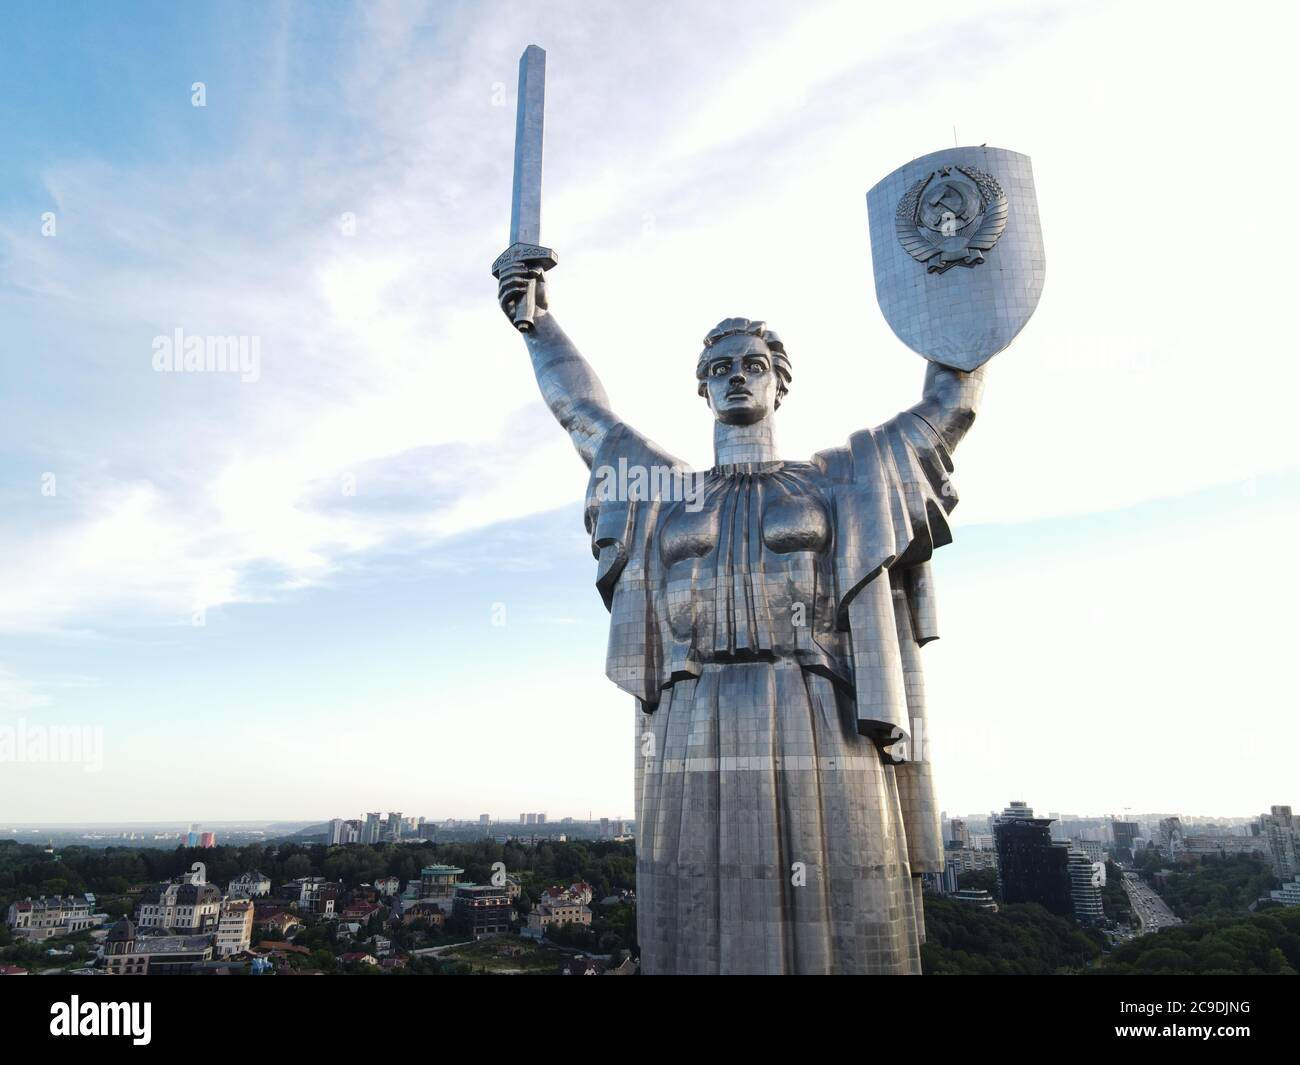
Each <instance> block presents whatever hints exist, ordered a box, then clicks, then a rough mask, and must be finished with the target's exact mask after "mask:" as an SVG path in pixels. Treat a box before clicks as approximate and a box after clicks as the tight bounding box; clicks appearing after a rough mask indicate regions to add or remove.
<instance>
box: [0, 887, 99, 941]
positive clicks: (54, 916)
mask: <svg viewBox="0 0 1300 1065" xmlns="http://www.w3.org/2000/svg"><path fill="white" fill-rule="evenodd" d="M94 911H95V896H94V895H49V896H46V895H42V896H41V897H40V898H36V899H33V898H31V897H30V896H28V897H27V898H25V899H20V900H18V901H17V902H11V903H10V904H9V911H8V914H7V915H6V917H5V923H6V924H8V925H9V928H10V929H11V930H12V932H13V933H14V936H15V937H16V938H18V939H26V940H41V939H50V938H52V937H53V936H67V935H71V934H72V933H73V932H81V931H83V930H85V929H87V928H98V927H99V926H100V925H101V924H103V923H104V921H105V919H106V915H105V914H102V913H95V912H94Z"/></svg>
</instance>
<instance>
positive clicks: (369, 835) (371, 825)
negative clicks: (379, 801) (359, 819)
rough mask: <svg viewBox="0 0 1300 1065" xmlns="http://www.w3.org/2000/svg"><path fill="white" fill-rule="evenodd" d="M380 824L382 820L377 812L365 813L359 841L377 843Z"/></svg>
mask: <svg viewBox="0 0 1300 1065" xmlns="http://www.w3.org/2000/svg"><path fill="white" fill-rule="evenodd" d="M382 824H383V823H382V820H381V818H380V816H379V814H378V813H377V812H376V813H372V814H366V824H365V827H364V828H363V829H362V830H361V842H362V843H378V842H379V839H380V832H381V830H382Z"/></svg>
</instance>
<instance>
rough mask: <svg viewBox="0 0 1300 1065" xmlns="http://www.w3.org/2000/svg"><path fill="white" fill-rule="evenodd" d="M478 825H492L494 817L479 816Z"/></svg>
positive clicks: (487, 815)
mask: <svg viewBox="0 0 1300 1065" xmlns="http://www.w3.org/2000/svg"><path fill="white" fill-rule="evenodd" d="M478 823H479V824H480V825H490V824H491V823H492V815H491V814H479V815H478Z"/></svg>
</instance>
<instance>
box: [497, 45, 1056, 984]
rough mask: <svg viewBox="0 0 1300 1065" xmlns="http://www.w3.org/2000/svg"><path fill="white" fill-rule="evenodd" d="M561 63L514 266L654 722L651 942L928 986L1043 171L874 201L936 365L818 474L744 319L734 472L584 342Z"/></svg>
mask: <svg viewBox="0 0 1300 1065" xmlns="http://www.w3.org/2000/svg"><path fill="white" fill-rule="evenodd" d="M544 61H545V59H544V53H542V52H541V50H540V49H538V48H536V47H535V46H533V47H530V48H529V49H528V51H526V52H525V53H524V57H523V59H522V60H521V64H520V94H519V121H518V126H517V143H516V169H515V211H514V214H513V217H512V230H511V241H512V244H511V248H510V250H509V251H507V252H506V253H504V254H503V255H502V256H501V258H499V259H498V260H497V262H496V263H495V264H494V266H493V272H494V274H495V275H496V276H497V277H498V280H499V289H498V297H499V301H500V304H501V307H502V309H503V310H504V311H505V313H506V315H507V317H509V318H510V319H511V321H512V322H514V323H515V325H516V326H517V327H518V328H519V329H520V331H521V333H522V335H523V337H524V340H525V343H526V345H527V348H528V353H529V356H530V358H531V360H532V365H533V371H534V373H535V374H536V377H537V382H538V385H539V387H540V388H541V392H542V396H543V398H544V399H545V401H546V403H547V405H548V407H549V408H550V410H551V412H552V413H553V414H554V415H555V418H556V420H557V421H558V422H559V423H560V425H561V426H562V427H563V428H564V430H565V431H566V432H567V433H568V434H569V437H570V439H571V440H572V441H573V445H574V447H575V448H576V449H577V451H578V454H579V455H580V456H581V457H582V459H583V461H584V462H585V463H586V464H587V466H588V468H589V470H590V471H591V472H590V478H589V481H588V491H587V499H586V525H587V529H588V531H589V532H590V533H591V543H592V551H593V554H594V555H595V558H596V586H597V588H598V589H599V592H600V594H601V596H602V597H603V599H604V602H605V605H606V607H607V608H608V609H609V611H610V615H611V617H610V638H609V649H608V657H607V660H606V671H607V674H608V676H609V678H610V679H611V680H612V681H613V682H614V683H615V684H617V685H618V686H619V687H620V688H622V689H623V690H625V691H626V692H628V693H629V694H631V695H632V696H634V697H635V729H634V743H635V764H636V849H637V928H638V938H639V941H640V946H641V967H642V971H643V972H644V973H647V974H655V973H918V972H919V971H920V948H919V945H920V942H921V941H922V939H923V938H924V921H923V912H922V904H921V890H920V885H921V879H920V878H921V876H922V874H924V873H931V872H939V871H941V870H942V868H943V860H944V859H943V842H942V840H941V838H940V828H939V810H938V807H937V805H936V802H935V796H934V784H933V780H932V778H931V772H930V763H929V761H928V759H927V756H926V743H927V734H926V731H925V696H924V689H923V685H922V671H921V659H920V649H921V647H922V645H924V644H925V643H927V642H928V641H930V640H933V639H935V638H936V636H937V635H938V633H937V629H936V620H935V595H934V589H933V585H932V581H931V577H930V566H929V562H930V558H931V554H932V553H933V551H934V549H935V548H936V547H940V546H942V545H944V544H947V543H948V542H949V541H950V540H951V538H952V537H951V533H950V530H949V525H948V514H949V513H950V512H951V511H952V509H953V507H954V506H955V505H956V502H957V495H956V492H955V491H954V489H953V486H952V483H951V481H950V480H949V473H950V472H951V470H952V468H953V466H952V453H953V451H954V450H955V449H956V447H957V445H958V444H959V443H960V442H961V440H962V438H963V437H964V436H965V434H966V432H967V430H969V429H970V427H971V424H972V422H973V421H974V419H975V414H976V410H977V408H978V405H979V399H980V393H981V390H982V388H983V384H984V369H983V365H982V364H983V363H984V362H986V361H987V360H988V359H989V358H990V357H991V356H992V355H993V354H995V353H996V352H997V351H998V350H1001V348H1002V347H1005V346H1006V344H1007V343H1009V342H1010V340H1011V339H1012V338H1013V337H1014V336H1015V334H1016V332H1018V331H1019V329H1020V328H1021V327H1022V326H1023V325H1024V323H1025V322H1026V321H1027V320H1028V318H1029V314H1030V313H1032V310H1033V306H1034V304H1035V303H1036V302H1037V299H1038V293H1039V291H1041V287H1042V277H1043V261H1042V242H1041V236H1040V234H1039V230H1038V217H1037V210H1036V207H1035V203H1034V195H1033V183H1032V175H1031V173H1030V170H1029V161H1028V159H1027V158H1026V157H1024V156H1019V155H1016V154H1015V153H1012V152H1005V151H1001V150H998V149H989V148H974V149H951V150H948V151H944V152H938V153H935V154H934V155H931V156H926V157H924V158H921V159H916V160H913V162H911V163H909V164H907V165H906V166H905V167H902V168H900V169H899V170H898V171H895V172H894V173H893V174H891V175H890V176H889V177H887V178H886V179H885V180H884V181H882V182H881V183H880V184H879V185H877V186H876V187H875V188H874V189H872V191H871V192H870V193H869V194H868V209H869V213H870V216H871V240H872V252H873V260H874V265H875V271H876V287H877V295H878V298H879V300H880V303H881V307H882V309H883V310H884V312H885V315H886V318H887V319H888V320H889V322H890V324H891V326H892V327H893V328H894V330H895V332H897V333H898V335H899V336H900V338H902V339H903V340H904V341H905V342H906V343H907V344H909V345H910V346H912V347H913V348H914V349H916V350H918V351H919V352H921V353H922V354H924V355H926V356H927V357H928V358H929V359H930V360H931V361H930V363H929V365H928V366H927V369H926V373H925V382H924V385H923V388H922V393H921V400H920V402H919V403H917V404H916V405H915V406H913V407H911V408H909V409H908V410H906V411H904V412H902V413H901V414H899V415H897V416H896V417H894V418H891V419H890V420H889V421H887V422H885V423H884V424H883V425H879V426H877V427H875V428H868V429H863V430H862V431H860V432H857V433H854V434H853V435H852V436H850V437H849V439H848V441H847V442H846V443H845V444H844V445H842V446H839V447H832V448H830V449H829V450H826V451H822V452H820V453H819V454H817V455H814V456H813V457H812V458H811V459H809V460H807V461H791V460H789V459H784V458H783V457H782V456H781V455H780V453H779V452H778V450H777V444H776V431H775V430H776V418H777V413H778V411H779V409H780V407H781V405H782V402H783V401H784V400H785V399H786V397H787V396H788V394H789V390H790V388H791V387H792V383H793V378H794V358H793V356H792V353H791V352H788V351H787V349H786V346H785V344H784V342H783V341H782V339H781V337H780V336H778V334H777V333H776V332H775V331H773V330H772V329H770V328H768V326H767V324H766V323H765V322H763V321H756V320H751V319H748V318H726V319H723V320H722V321H721V322H719V323H718V324H717V325H716V326H714V327H713V328H712V329H710V330H709V331H708V333H707V335H706V336H705V338H704V342H703V347H702V350H701V351H700V352H699V353H698V355H697V356H696V358H695V381H696V385H695V387H696V391H697V393H698V395H699V396H700V397H703V399H704V401H705V403H706V404H707V407H708V409H709V411H710V412H711V413H712V415H713V418H714V464H713V466H712V467H711V468H710V469H708V470H705V471H690V470H688V469H687V468H686V467H685V466H684V464H683V463H681V462H679V461H678V460H677V459H676V458H674V457H673V456H672V455H671V454H670V453H669V452H668V451H666V450H664V449H663V448H662V447H660V446H659V445H658V444H656V443H654V442H653V441H651V440H649V439H648V438H647V437H645V436H644V435H642V434H641V433H639V432H638V431H637V430H636V429H634V428H633V427H632V426H630V425H628V424H627V423H626V422H624V421H623V420H622V419H621V418H620V417H619V416H618V415H617V414H616V413H615V412H614V409H613V406H612V404H611V402H610V399H609V397H608V396H607V395H606V392H605V389H604V388H603V387H602V385H601V383H600V380H599V378H598V377H597V376H596V373H595V371H594V370H593V369H592V367H591V365H590V364H589V363H588V362H587V360H586V359H584V358H583V356H582V355H581V354H580V353H579V352H578V350H577V349H576V348H575V347H574V345H573V343H572V342H571V341H570V340H569V338H568V337H567V336H566V335H565V333H564V330H563V329H561V328H560V325H559V322H558V321H557V319H556V316H555V314H554V312H553V311H552V309H551V306H550V300H549V298H548V292H547V285H546V271H547V270H549V269H550V268H551V267H553V266H554V264H555V256H554V253H553V252H552V251H551V250H549V249H547V248H544V247H541V246H540V244H539V239H540V232H539V228H540V227H539V219H540V213H539V212H540V182H541V136H542V128H541V126H542V116H541V107H542V82H543V80H544V66H543V64H544Z"/></svg>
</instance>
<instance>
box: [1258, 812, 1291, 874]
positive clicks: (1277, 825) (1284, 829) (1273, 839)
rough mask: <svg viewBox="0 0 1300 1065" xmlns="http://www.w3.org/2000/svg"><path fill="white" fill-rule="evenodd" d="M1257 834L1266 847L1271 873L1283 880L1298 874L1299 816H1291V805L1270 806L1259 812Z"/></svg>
mask: <svg viewBox="0 0 1300 1065" xmlns="http://www.w3.org/2000/svg"><path fill="white" fill-rule="evenodd" d="M1259 834H1260V836H1261V837H1263V839H1264V843H1265V845H1266V846H1267V848H1268V861H1269V865H1270V866H1272V869H1273V875H1274V876H1275V877H1277V878H1278V879H1279V880H1284V881H1285V880H1292V879H1294V878H1295V877H1296V876H1297V875H1300V818H1296V817H1294V816H1292V814H1291V807H1289V806H1272V807H1269V812H1268V813H1266V814H1260V817H1259Z"/></svg>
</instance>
